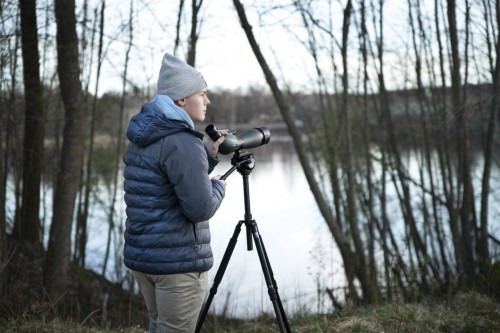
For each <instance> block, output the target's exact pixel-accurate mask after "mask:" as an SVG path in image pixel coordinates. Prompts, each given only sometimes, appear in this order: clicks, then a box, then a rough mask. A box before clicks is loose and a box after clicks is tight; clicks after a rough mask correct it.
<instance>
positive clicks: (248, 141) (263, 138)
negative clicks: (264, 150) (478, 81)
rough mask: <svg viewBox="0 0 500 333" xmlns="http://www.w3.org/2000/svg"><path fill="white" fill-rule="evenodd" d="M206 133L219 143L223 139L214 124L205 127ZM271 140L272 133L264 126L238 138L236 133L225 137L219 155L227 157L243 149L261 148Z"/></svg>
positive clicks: (246, 132) (248, 131) (250, 130)
mask: <svg viewBox="0 0 500 333" xmlns="http://www.w3.org/2000/svg"><path fill="white" fill-rule="evenodd" d="M205 133H207V135H208V136H209V137H210V139H212V140H213V141H217V140H218V139H219V138H220V137H221V134H220V133H219V131H218V130H217V128H216V127H215V125H214V124H208V125H207V126H206V127H205ZM269 140H271V132H270V131H269V129H267V127H264V126H260V127H255V128H252V129H249V130H246V131H244V132H243V133H241V134H240V135H238V136H237V135H235V134H234V133H228V134H226V135H225V140H224V142H223V143H222V144H221V145H220V146H219V153H221V154H222V155H227V154H231V153H232V152H234V151H238V150H241V149H251V148H255V147H259V146H262V145H265V144H266V143H268V142H269Z"/></svg>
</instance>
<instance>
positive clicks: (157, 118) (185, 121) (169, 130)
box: [127, 95, 194, 147]
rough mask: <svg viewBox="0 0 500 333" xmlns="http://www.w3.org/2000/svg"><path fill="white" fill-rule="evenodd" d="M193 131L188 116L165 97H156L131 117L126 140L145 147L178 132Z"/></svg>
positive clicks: (192, 125) (191, 122)
mask: <svg viewBox="0 0 500 333" xmlns="http://www.w3.org/2000/svg"><path fill="white" fill-rule="evenodd" d="M185 130H188V131H194V124H193V121H192V120H191V118H190V117H189V115H188V114H187V113H186V112H185V111H184V110H182V109H181V108H180V107H178V106H177V105H175V103H174V102H173V101H172V99H170V97H168V96H165V95H156V96H155V97H154V98H153V99H152V100H151V101H150V102H148V103H146V104H144V105H143V106H142V107H141V111H140V112H139V113H138V114H136V115H135V116H133V117H132V119H131V120H130V124H129V127H128V129H127V138H128V139H129V140H130V141H131V142H132V143H134V144H136V145H138V146H141V147H146V146H149V145H150V144H152V143H154V142H156V141H158V140H160V139H161V138H163V137H165V136H167V135H171V134H174V133H177V132H179V131H185Z"/></svg>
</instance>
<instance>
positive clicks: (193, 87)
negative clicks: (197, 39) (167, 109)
mask: <svg viewBox="0 0 500 333" xmlns="http://www.w3.org/2000/svg"><path fill="white" fill-rule="evenodd" d="M206 87H207V83H206V82H205V79H203V76H202V75H201V73H200V72H198V71H197V70H196V69H195V68H193V67H191V66H189V65H188V64H186V63H185V62H184V61H182V60H180V59H178V58H176V57H174V56H173V55H170V54H168V53H165V55H164V56H163V60H162V62H161V68H160V75H159V76H158V84H157V86H156V94H157V95H167V96H168V97H170V98H171V99H172V100H173V101H178V100H180V99H183V98H185V97H189V96H191V95H194V94H195V93H196V92H198V91H200V90H202V89H205V88H206Z"/></svg>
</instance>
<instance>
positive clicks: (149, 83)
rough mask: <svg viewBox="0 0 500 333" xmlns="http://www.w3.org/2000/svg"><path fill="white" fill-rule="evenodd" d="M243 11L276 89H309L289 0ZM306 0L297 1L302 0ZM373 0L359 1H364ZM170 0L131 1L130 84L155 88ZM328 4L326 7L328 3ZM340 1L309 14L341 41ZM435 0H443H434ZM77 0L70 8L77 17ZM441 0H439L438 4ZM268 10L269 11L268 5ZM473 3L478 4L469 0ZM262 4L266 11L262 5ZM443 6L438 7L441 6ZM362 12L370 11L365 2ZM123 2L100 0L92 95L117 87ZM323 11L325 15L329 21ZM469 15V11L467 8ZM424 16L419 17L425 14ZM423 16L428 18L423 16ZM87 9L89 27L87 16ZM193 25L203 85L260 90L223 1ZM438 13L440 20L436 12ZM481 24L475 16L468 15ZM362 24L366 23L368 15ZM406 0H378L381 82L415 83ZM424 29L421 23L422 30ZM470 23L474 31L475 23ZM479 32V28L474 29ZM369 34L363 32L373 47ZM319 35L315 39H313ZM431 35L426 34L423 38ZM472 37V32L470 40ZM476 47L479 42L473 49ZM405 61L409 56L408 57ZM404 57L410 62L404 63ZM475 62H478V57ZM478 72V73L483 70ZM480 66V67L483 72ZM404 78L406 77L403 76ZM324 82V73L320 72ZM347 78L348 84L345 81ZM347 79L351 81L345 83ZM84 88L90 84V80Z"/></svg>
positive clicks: (309, 67)
mask: <svg viewBox="0 0 500 333" xmlns="http://www.w3.org/2000/svg"><path fill="white" fill-rule="evenodd" d="M89 1H90V6H89V8H91V11H93V10H94V8H96V7H98V4H100V3H101V1H100V0H89ZM242 2H243V5H244V6H245V9H246V13H247V17H248V20H249V22H250V24H251V25H252V27H253V33H254V35H255V37H256V39H257V42H258V43H259V46H260V47H261V49H262V52H263V53H264V56H265V58H266V60H267V62H268V63H269V65H270V67H271V69H272V71H273V73H274V75H275V77H276V78H277V80H278V82H279V84H280V85H281V86H282V88H284V86H285V84H287V85H290V87H291V88H292V90H295V91H302V90H304V91H305V90H312V89H313V88H314V87H313V83H314V80H315V75H316V74H315V73H316V68H315V65H314V62H313V59H312V57H311V55H310V54H309V52H308V51H307V50H306V47H305V45H304V41H307V37H308V36H307V34H306V33H305V31H304V29H303V24H302V21H301V19H300V16H299V15H297V13H296V12H295V13H294V12H293V11H292V9H291V7H290V5H289V3H290V2H292V1H290V0H274V1H272V2H270V1H258V0H243V1H242ZM306 2H307V1H304V3H306ZM373 2H375V3H377V1H367V3H368V4H371V3H373ZM462 2H463V1H458V2H457V3H458V10H457V19H458V21H459V24H460V21H461V20H462V19H463V17H464V13H463V8H462V7H463V4H462ZM178 3H179V2H178V1H177V0H175V1H174V0H170V1H159V0H133V1H132V4H133V12H134V15H133V17H134V20H133V28H134V39H133V44H134V48H133V49H132V52H131V54H130V62H129V75H128V77H129V78H130V80H131V83H133V84H134V85H136V86H137V87H138V88H140V89H146V88H147V87H149V88H153V89H154V87H155V86H156V80H157V76H158V72H159V69H160V64H161V59H162V57H163V54H164V53H165V52H169V53H173V50H174V40H175V34H176V23H177V13H178ZM329 3H331V7H329ZM345 3H346V1H337V0H332V1H326V0H325V1H316V2H314V4H315V6H314V8H313V11H314V15H315V17H318V18H321V19H322V24H324V25H328V24H331V27H329V29H330V31H333V35H334V38H335V39H336V42H337V43H340V39H341V25H342V17H343V13H342V11H343V6H345ZM441 3H442V4H443V3H444V1H442V2H441ZM82 4H83V0H77V12H78V15H79V17H81V11H82ZM190 6H191V1H189V0H186V1H185V10H184V15H183V18H182V28H181V47H180V49H179V52H178V54H177V55H178V56H179V57H180V58H182V59H185V58H186V54H187V40H188V36H189V30H190V27H191V24H190V15H191V8H190ZM421 6H422V8H423V13H424V14H423V18H427V19H428V21H426V20H424V24H430V23H429V22H432V15H433V0H421ZM443 6H444V5H443ZM270 7H271V8H272V10H269V8H270ZM358 7H359V5H358V2H356V1H355V2H354V10H355V11H359V8H358ZM476 8H478V7H477V6H476ZM265 9H267V10H265ZM445 9H446V8H444V7H443V9H442V10H445ZM367 10H368V11H369V12H375V11H376V10H377V9H374V8H368V9H367ZM129 13H130V2H129V1H127V0H106V12H105V56H106V60H105V62H104V63H103V66H102V70H101V83H100V86H99V94H102V93H103V92H106V91H110V90H113V91H121V87H122V79H121V75H122V72H123V63H124V59H125V50H126V48H127V43H128V40H129V38H128V31H127V30H126V29H127V26H126V24H127V23H128V18H129ZM327 13H332V15H331V17H332V20H331V22H330V23H329V22H328V20H327V18H328V15H327ZM473 14H474V12H473ZM426 15H427V16H428V17H425V16H426ZM429 15H430V16H429ZM94 17H96V15H95V14H93V13H92V15H90V19H91V22H90V23H89V25H92V22H93V18H94ZM200 17H201V20H202V21H201V23H200V24H201V28H200V36H199V41H198V44H197V57H196V66H195V67H196V68H197V69H198V70H200V71H201V72H202V74H203V75H204V77H205V79H206V81H207V84H208V88H209V90H220V89H227V90H231V91H234V90H245V89H246V88H248V87H252V86H258V87H265V88H267V83H266V82H265V79H264V75H263V73H262V70H261V68H260V66H259V65H258V62H257V60H256V58H255V56H254V54H253V52H252V50H251V48H250V46H249V43H248V41H247V38H246V35H245V33H244V31H243V29H242V28H241V26H240V22H239V18H238V15H237V13H236V10H235V9H234V6H233V2H232V1H231V0H204V1H203V6H202V10H201V14H200ZM443 19H444V18H443ZM356 20H359V14H358V13H357V12H356V15H355V16H354V18H353V21H352V23H351V31H350V36H349V43H350V45H349V52H350V53H349V63H348V65H349V67H350V72H351V75H352V76H354V77H355V76H356V75H359V71H360V69H361V67H362V66H361V65H360V58H359V41H358V38H357V29H358V28H357V26H358V24H359V23H358V22H357V21H356ZM476 20H477V22H481V19H480V18H476ZM369 21H370V22H369V24H370V27H369V29H372V30H373V28H372V27H371V26H372V25H373V21H372V17H369ZM407 22H408V5H407V2H406V1H398V0H386V1H385V2H384V39H385V45H384V49H385V53H384V54H385V61H384V67H385V76H386V82H387V84H388V85H391V84H392V85H393V86H392V87H389V89H392V88H394V87H396V88H397V87H398V86H399V88H401V86H402V85H404V84H405V82H415V80H414V78H412V77H411V75H413V69H412V68H411V66H412V62H411V57H412V56H413V53H412V52H413V51H412V50H411V48H412V46H411V36H410V35H409V28H408V24H407ZM428 28H429V27H427V29H428ZM476 28H478V29H479V30H480V29H481V27H480V26H477V25H476ZM479 33H481V31H479ZM373 36H374V32H373V31H370V37H371V38H372V40H371V42H372V45H373ZM316 38H317V39H318V41H319V42H320V43H321V45H322V46H324V47H325V48H327V47H329V46H330V45H329V43H330V41H328V40H326V38H327V37H326V35H323V36H319V35H317V36H316ZM321 38H323V40H321ZM431 38H432V36H431ZM478 40H479V38H478ZM333 44H334V45H333V48H334V49H335V52H336V53H337V55H336V59H334V62H335V63H336V65H337V67H338V68H339V71H340V68H341V63H340V55H339V46H338V45H335V42H334V43H333ZM480 47H481V46H479V48H480ZM319 51H320V52H319V53H320V66H322V67H323V69H324V70H325V73H326V72H328V73H329V74H331V73H332V72H333V71H332V67H331V63H332V61H331V59H330V58H329V53H328V52H326V51H325V49H322V50H319ZM408 59H409V60H408ZM408 61H410V62H408ZM479 65H480V66H481V61H479ZM375 67H376V65H375V64H373V63H372V64H370V66H369V70H371V71H372V72H371V73H370V74H371V77H372V78H375V77H376V73H375V72H374V70H375ZM95 68H96V66H84V71H85V70H86V71H88V70H89V69H91V70H92V75H93V76H92V77H95ZM483 72H484V71H483ZM486 72H487V71H486ZM408 76H409V80H408ZM327 79H328V80H331V78H327ZM353 81H354V80H352V81H351V82H353ZM351 84H355V83H351ZM91 86H92V84H91Z"/></svg>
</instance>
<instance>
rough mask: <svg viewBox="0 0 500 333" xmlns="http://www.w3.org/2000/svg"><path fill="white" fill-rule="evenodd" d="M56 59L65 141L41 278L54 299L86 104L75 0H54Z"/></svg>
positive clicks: (59, 293) (63, 272) (60, 290)
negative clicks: (80, 62) (81, 76)
mask: <svg viewBox="0 0 500 333" xmlns="http://www.w3.org/2000/svg"><path fill="white" fill-rule="evenodd" d="M55 17H56V23H57V59H58V68H57V70H58V75H59V82H60V89H61V95H62V99H63V102H64V107H65V110H66V112H65V124H64V142H63V146H62V152H61V161H60V167H59V170H58V175H57V184H56V188H55V193H54V205H53V215H52V223H51V228H50V238H49V245H48V249H47V257H46V260H45V264H44V268H43V282H44V286H45V287H46V290H47V292H48V296H49V297H50V298H51V299H52V301H53V302H57V301H59V300H60V299H61V297H63V296H64V293H65V291H66V283H67V276H68V269H69V262H70V251H71V244H70V240H71V225H72V221H73V210H74V207H75V198H76V194H77V191H78V184H79V179H80V170H81V163H82V157H83V156H82V154H83V145H82V142H83V140H84V137H85V125H84V124H85V108H84V105H83V101H84V98H83V92H82V84H81V82H80V69H79V60H78V38H77V34H76V17H75V2H74V0H69V1H67V0H56V1H55Z"/></svg>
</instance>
